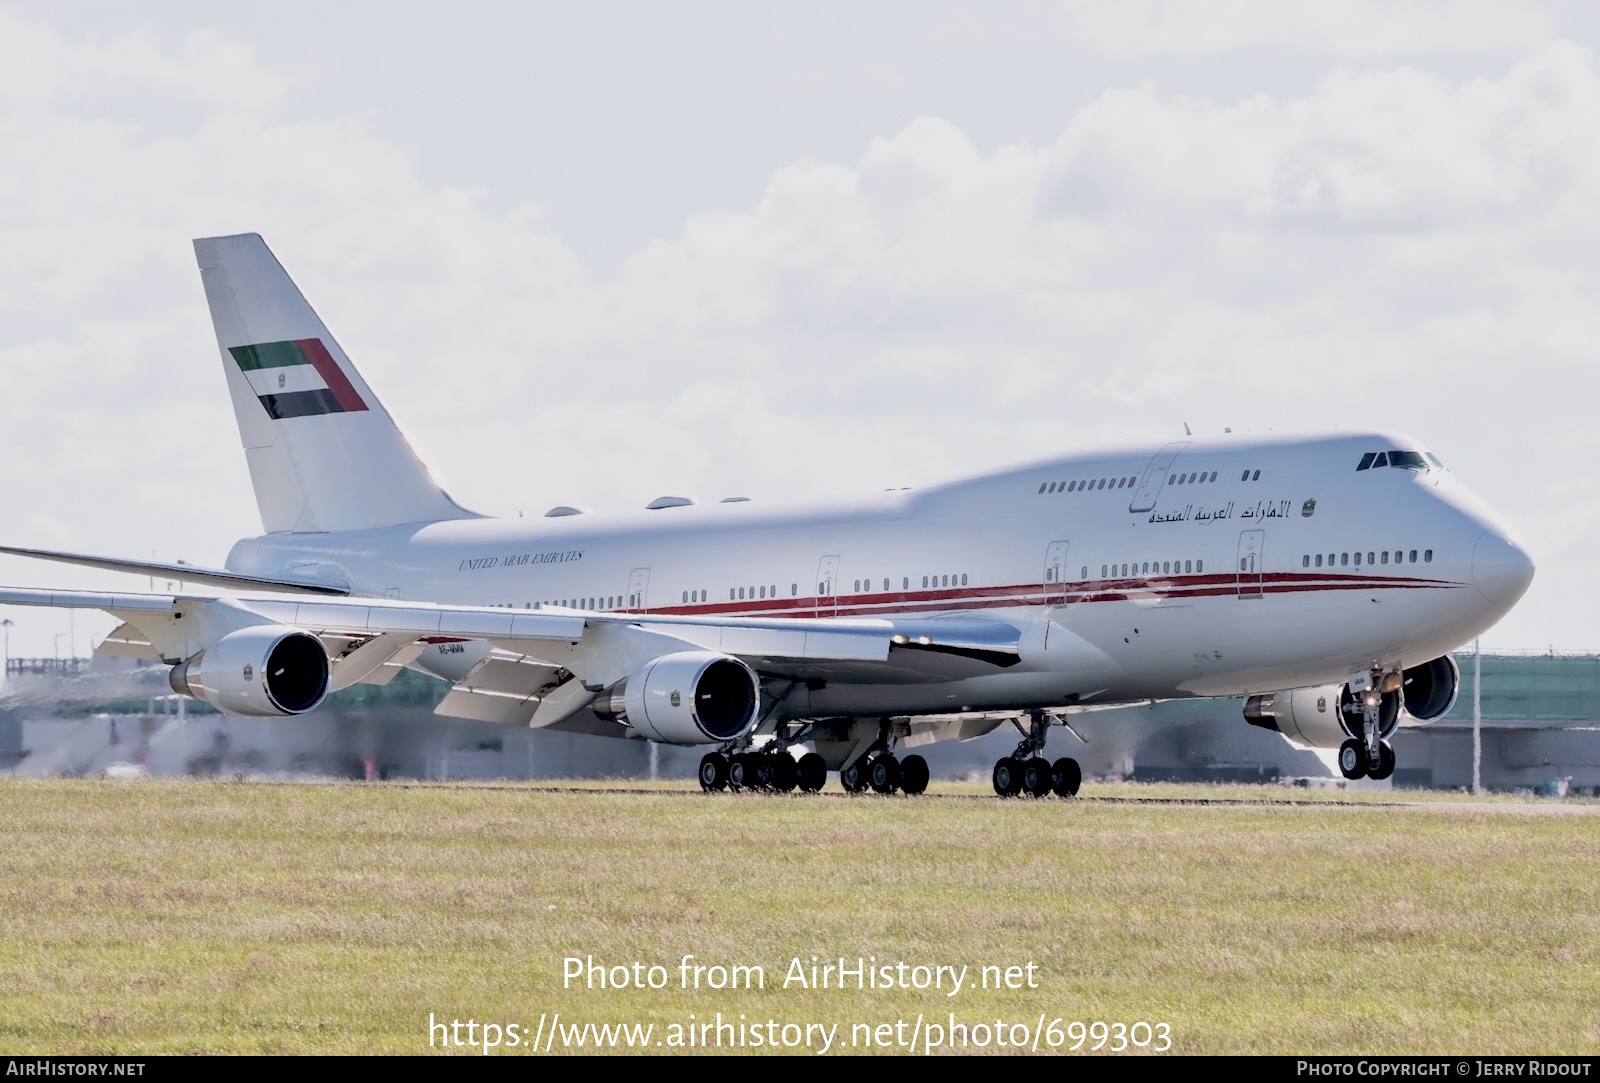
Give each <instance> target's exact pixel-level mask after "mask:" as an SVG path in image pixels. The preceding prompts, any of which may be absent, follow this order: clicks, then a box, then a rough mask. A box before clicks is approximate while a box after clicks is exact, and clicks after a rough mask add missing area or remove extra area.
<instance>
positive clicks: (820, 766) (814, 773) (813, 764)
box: [795, 752, 828, 793]
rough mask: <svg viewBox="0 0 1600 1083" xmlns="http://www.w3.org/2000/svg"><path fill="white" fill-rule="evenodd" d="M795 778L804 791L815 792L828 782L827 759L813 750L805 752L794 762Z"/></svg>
mask: <svg viewBox="0 0 1600 1083" xmlns="http://www.w3.org/2000/svg"><path fill="white" fill-rule="evenodd" d="M795 772H796V778H797V779H798V780H799V783H800V789H801V790H802V791H803V792H805V793H816V792H817V791H818V790H820V789H822V787H823V786H825V785H827V783H828V761H827V760H825V759H823V758H822V757H821V756H820V755H818V754H817V753H815V752H807V753H806V754H805V755H804V756H801V757H800V762H799V763H797V764H795Z"/></svg>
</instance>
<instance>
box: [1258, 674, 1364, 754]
mask: <svg viewBox="0 0 1600 1083" xmlns="http://www.w3.org/2000/svg"><path fill="white" fill-rule="evenodd" d="M1344 690H1345V688H1344V685H1342V684H1328V685H1323V686H1322V687H1321V688H1296V689H1293V690H1291V691H1288V692H1269V693H1268V694H1266V695H1264V696H1251V697H1250V698H1249V699H1247V700H1245V702H1244V720H1245V721H1246V722H1248V723H1250V724H1251V725H1252V726H1260V727H1261V728H1262V729H1269V730H1277V731H1278V732H1279V733H1281V734H1283V735H1284V736H1285V737H1287V738H1289V740H1291V741H1293V742H1295V743H1296V744H1301V745H1306V746H1307V747H1310V748H1338V747H1339V745H1340V744H1341V743H1342V742H1343V741H1344V739H1345V738H1346V737H1348V736H1349V734H1348V733H1346V732H1345V728H1344V725H1343V723H1341V722H1340V721H1339V698H1340V696H1341V694H1342V693H1343V692H1344Z"/></svg>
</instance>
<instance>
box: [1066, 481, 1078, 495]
mask: <svg viewBox="0 0 1600 1083" xmlns="http://www.w3.org/2000/svg"><path fill="white" fill-rule="evenodd" d="M1077 488H1078V483H1077V482H1075V481H1069V482H1067V492H1069V493H1070V492H1073V491H1075V490H1076V489H1077Z"/></svg>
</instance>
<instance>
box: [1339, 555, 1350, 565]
mask: <svg viewBox="0 0 1600 1083" xmlns="http://www.w3.org/2000/svg"><path fill="white" fill-rule="evenodd" d="M1349 563H1350V554H1349V553H1340V554H1339V564H1340V565H1341V566H1343V565H1345V564H1349Z"/></svg>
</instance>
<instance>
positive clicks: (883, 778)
mask: <svg viewBox="0 0 1600 1083" xmlns="http://www.w3.org/2000/svg"><path fill="white" fill-rule="evenodd" d="M867 781H868V782H870V783H871V784H872V788H873V790H874V791H875V792H877V793H894V791H895V789H896V788H897V787H898V786H899V785H900V761H899V760H897V759H895V758H894V757H893V756H891V755H890V754H889V753H887V752H885V753H884V754H883V755H881V756H879V757H877V758H876V759H874V760H873V761H872V764H871V765H870V766H869V767H868V768H867Z"/></svg>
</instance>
